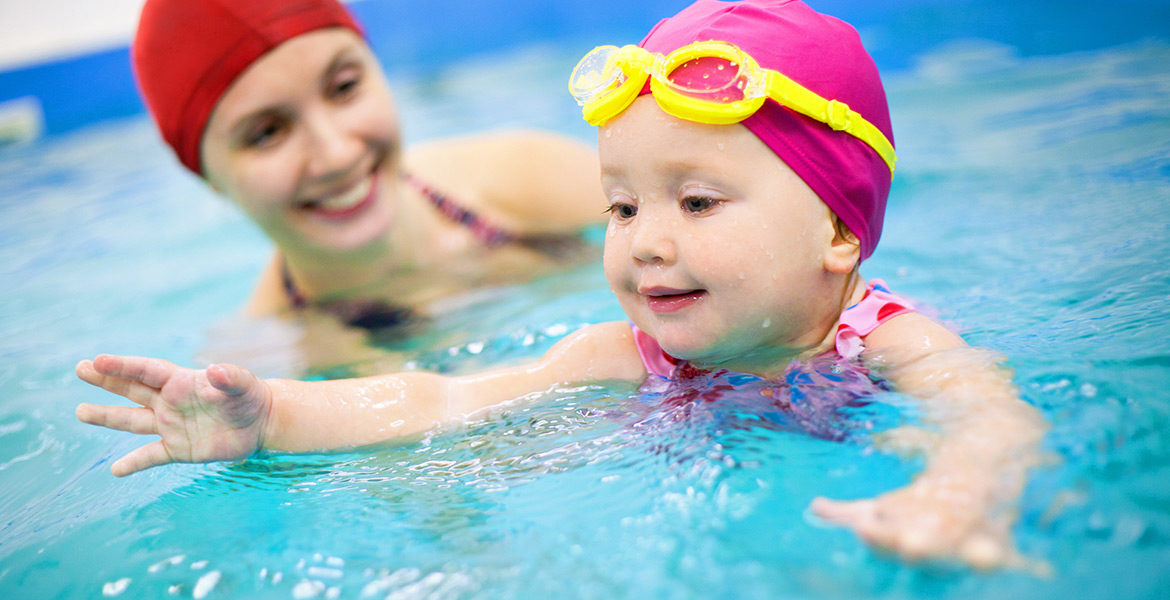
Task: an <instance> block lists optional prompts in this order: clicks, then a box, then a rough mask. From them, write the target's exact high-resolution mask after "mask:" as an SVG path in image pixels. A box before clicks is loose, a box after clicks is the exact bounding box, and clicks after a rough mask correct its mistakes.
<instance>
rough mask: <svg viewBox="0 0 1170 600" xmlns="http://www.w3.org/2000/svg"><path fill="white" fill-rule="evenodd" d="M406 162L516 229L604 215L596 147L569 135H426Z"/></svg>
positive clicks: (551, 227)
mask: <svg viewBox="0 0 1170 600" xmlns="http://www.w3.org/2000/svg"><path fill="white" fill-rule="evenodd" d="M405 166H406V169H407V170H408V171H410V172H411V173H413V174H414V175H416V176H417V177H419V178H421V179H423V180H425V181H427V183H428V184H430V185H431V186H433V187H435V188H436V189H439V190H440V191H442V192H443V193H444V194H447V195H448V196H450V197H451V198H454V199H456V200H457V201H458V202H460V203H461V204H462V205H464V206H465V207H466V208H469V209H471V210H473V211H476V212H479V213H482V214H484V215H485V216H488V217H490V218H491V219H492V220H493V221H495V222H497V223H499V224H500V225H501V226H504V227H508V228H509V229H511V230H513V231H516V232H518V233H525V234H528V233H533V234H537V233H561V232H565V231H566V230H576V229H578V228H580V227H582V226H584V225H588V224H591V223H599V222H601V221H603V220H604V219H603V216H602V215H603V210H604V208H605V201H604V198H603V196H602V193H601V184H600V168H599V166H598V160H597V153H596V151H595V150H594V149H593V148H592V147H591V146H589V145H588V144H586V143H584V142H583V141H581V140H577V139H574V138H570V137H567V136H563V135H559V134H555V133H550V132H543V131H534V130H507V131H492V132H485V133H478V134H474V135H466V136H460V137H453V138H445V139H438V140H432V141H428V142H425V143H421V144H419V145H417V146H415V147H412V148H411V149H410V150H409V151H408V152H407V154H406V158H405Z"/></svg>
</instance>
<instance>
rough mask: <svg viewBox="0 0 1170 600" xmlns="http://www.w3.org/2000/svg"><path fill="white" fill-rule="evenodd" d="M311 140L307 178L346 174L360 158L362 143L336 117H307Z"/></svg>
mask: <svg viewBox="0 0 1170 600" xmlns="http://www.w3.org/2000/svg"><path fill="white" fill-rule="evenodd" d="M304 124H305V129H306V132H307V137H308V145H307V148H306V151H307V153H308V156H307V164H308V174H309V175H310V176H312V177H327V176H329V175H332V174H344V173H347V172H348V171H349V170H350V169H352V168H353V166H354V164H355V163H356V162H357V161H358V159H359V158H360V156H361V149H362V141H361V138H360V137H359V136H356V135H353V134H352V133H351V132H350V131H349V130H348V129H347V128H346V127H345V124H344V122H343V121H341V120H340V119H339V118H338V117H337V115H335V114H333V113H331V112H330V111H328V110H320V111H316V112H314V113H311V114H308V115H306V116H305V117H304Z"/></svg>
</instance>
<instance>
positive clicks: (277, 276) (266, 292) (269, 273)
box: [244, 252, 292, 317]
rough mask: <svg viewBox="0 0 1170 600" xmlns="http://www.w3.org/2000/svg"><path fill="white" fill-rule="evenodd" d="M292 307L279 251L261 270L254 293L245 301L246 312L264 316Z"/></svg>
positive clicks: (250, 314) (255, 315)
mask: <svg viewBox="0 0 1170 600" xmlns="http://www.w3.org/2000/svg"><path fill="white" fill-rule="evenodd" d="M289 308H292V299H291V298H290V297H289V293H288V289H287V286H286V284H285V277H284V259H283V258H281V256H280V253H279V252H274V253H273V254H272V258H270V259H269V260H268V262H267V263H266V264H265V265H264V267H263V268H262V269H261V270H260V276H259V277H257V279H256V285H255V286H254V287H253V288H252V295H251V296H250V297H249V298H248V300H247V302H245V303H244V313H245V314H247V315H249V316H252V317H263V316H268V315H272V314H276V313H278V312H281V311H285V310H288V309H289Z"/></svg>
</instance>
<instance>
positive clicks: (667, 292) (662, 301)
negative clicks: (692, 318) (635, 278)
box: [640, 288, 707, 313]
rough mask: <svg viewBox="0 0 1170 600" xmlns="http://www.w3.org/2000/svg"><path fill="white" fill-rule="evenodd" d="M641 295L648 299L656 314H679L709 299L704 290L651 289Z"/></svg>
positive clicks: (647, 302) (647, 301) (651, 308)
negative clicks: (678, 312)
mask: <svg viewBox="0 0 1170 600" xmlns="http://www.w3.org/2000/svg"><path fill="white" fill-rule="evenodd" d="M640 293H641V294H642V295H643V296H644V297H645V298H646V304H647V305H648V306H649V307H650V310H652V311H654V312H656V313H672V312H677V311H680V310H682V309H684V308H687V307H689V306H692V305H694V304H695V303H697V302H699V301H701V300H702V299H704V298H706V297H707V290H704V289H692V290H680V289H674V288H650V289H647V290H644V291H642V292H640Z"/></svg>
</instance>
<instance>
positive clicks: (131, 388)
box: [75, 360, 158, 422]
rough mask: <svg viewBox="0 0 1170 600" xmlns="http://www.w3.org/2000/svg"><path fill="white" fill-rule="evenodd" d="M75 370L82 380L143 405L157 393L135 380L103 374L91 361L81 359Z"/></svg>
mask: <svg viewBox="0 0 1170 600" xmlns="http://www.w3.org/2000/svg"><path fill="white" fill-rule="evenodd" d="M75 371H76V373H77V377H78V378H79V379H81V380H82V381H84V382H86V383H88V384H90V385H93V386H96V387H100V388H102V389H103V390H106V391H107V392H112V393H114V394H117V395H119V396H122V397H124V398H126V399H128V400H131V401H133V402H135V403H137V404H141V405H143V406H149V405H150V404H151V402H152V401H153V400H154V395H155V394H156V393H158V390H157V389H155V388H152V387H149V386H147V385H143V384H141V383H138V382H137V381H131V380H129V379H123V378H121V377H113V376H109V375H103V374H101V373H99V372H98V371H97V369H95V368H94V366H93V362H92V361H88V360H83V361H81V362H79V363H77V368H76V369H75ZM83 420H84V419H83ZM87 422H88V421H87Z"/></svg>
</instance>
